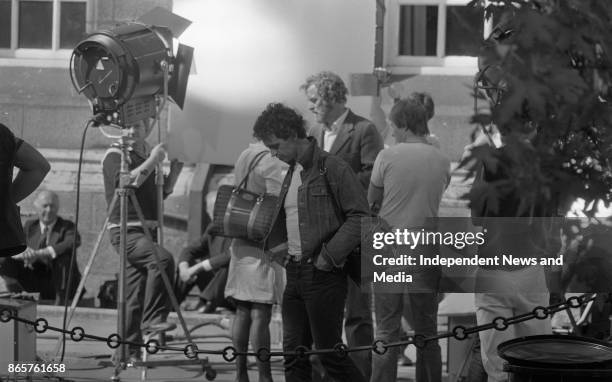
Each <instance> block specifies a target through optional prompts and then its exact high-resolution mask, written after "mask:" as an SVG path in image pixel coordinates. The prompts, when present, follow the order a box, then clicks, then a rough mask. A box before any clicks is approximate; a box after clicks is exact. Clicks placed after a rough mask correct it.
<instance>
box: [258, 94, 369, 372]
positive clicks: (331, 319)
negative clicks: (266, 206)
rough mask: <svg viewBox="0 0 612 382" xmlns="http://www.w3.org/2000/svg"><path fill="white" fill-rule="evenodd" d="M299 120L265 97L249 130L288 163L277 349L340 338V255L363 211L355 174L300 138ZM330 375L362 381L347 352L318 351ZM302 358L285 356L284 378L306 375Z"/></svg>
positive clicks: (278, 224) (355, 240)
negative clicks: (284, 281)
mask: <svg viewBox="0 0 612 382" xmlns="http://www.w3.org/2000/svg"><path fill="white" fill-rule="evenodd" d="M304 125H305V123H304V119H303V118H302V116H301V115H299V114H298V113H297V112H296V111H295V110H293V109H290V108H288V107H286V106H284V105H282V104H270V105H268V107H267V108H266V110H265V111H264V112H263V113H262V114H261V115H260V116H259V118H258V119H257V121H256V122H255V126H254V136H255V137H256V138H257V139H260V140H262V141H263V142H264V144H265V145H266V146H267V147H268V148H269V149H270V151H271V153H272V155H274V156H276V157H278V158H279V159H280V160H282V161H283V162H286V163H288V164H289V165H290V168H289V171H288V172H287V175H286V177H285V180H284V182H283V186H282V188H281V193H280V200H281V202H280V203H281V204H279V210H278V215H277V218H276V220H275V223H274V227H273V231H275V232H286V235H287V247H288V249H287V252H288V261H287V286H286V287H285V291H284V294H283V302H282V318H283V342H284V343H283V348H284V351H287V352H291V351H294V350H295V349H296V348H297V347H298V346H304V347H306V348H310V347H311V346H312V345H313V342H314V347H315V348H317V349H330V348H333V347H334V346H335V345H336V344H338V343H340V342H342V319H343V312H344V303H345V300H346V295H347V282H346V274H345V273H344V272H343V270H342V266H343V265H344V263H345V261H346V259H347V256H348V255H349V253H350V252H351V251H353V249H354V248H355V247H356V246H357V245H359V243H360V240H361V218H362V217H369V216H370V212H369V208H368V204H367V201H366V198H365V196H364V194H363V191H362V188H361V186H360V183H359V180H358V179H357V176H356V175H355V173H354V172H353V170H351V168H350V167H349V165H348V164H347V163H346V162H345V161H343V160H342V159H340V158H338V157H336V156H333V155H329V154H328V153H326V152H325V151H323V150H321V149H320V148H319V147H318V145H317V142H316V140H315V139H314V138H307V137H306V130H305V127H304ZM320 358H321V363H322V364H323V367H324V368H325V369H326V371H327V373H328V374H329V375H330V377H332V378H334V379H335V380H336V381H351V382H362V381H365V378H364V376H363V374H362V373H361V372H360V371H359V369H358V368H357V366H356V365H355V363H354V362H353V361H352V360H351V358H348V357H343V356H341V355H339V354H337V353H327V354H322V355H321V356H320ZM311 374H312V366H311V364H310V361H309V360H308V357H296V356H295V355H287V356H285V380H286V381H288V382H294V381H310V380H311V378H312V375H311Z"/></svg>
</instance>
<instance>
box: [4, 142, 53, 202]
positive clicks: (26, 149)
mask: <svg viewBox="0 0 612 382" xmlns="http://www.w3.org/2000/svg"><path fill="white" fill-rule="evenodd" d="M15 166H16V167H17V168H19V173H18V174H17V176H16V177H15V179H14V180H13V184H12V186H11V188H12V192H13V201H14V202H15V203H19V202H20V201H22V200H23V199H25V198H26V197H27V196H28V195H30V194H31V193H32V192H34V190H36V188H37V187H38V186H39V185H40V184H41V183H42V181H43V179H45V176H46V175H47V173H48V172H49V170H50V169H51V166H50V165H49V162H48V161H47V160H46V159H45V157H43V156H42V154H41V153H40V152H38V150H36V149H35V148H34V147H32V146H31V145H30V144H29V143H27V142H25V141H24V142H22V143H21V146H19V149H18V150H17V153H16V155H15Z"/></svg>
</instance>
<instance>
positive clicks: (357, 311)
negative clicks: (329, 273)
mask: <svg viewBox="0 0 612 382" xmlns="http://www.w3.org/2000/svg"><path fill="white" fill-rule="evenodd" d="M347 282H348V295H347V298H346V311H345V313H344V314H345V321H344V331H345V333H346V342H347V345H348V346H349V347H355V346H369V345H372V342H374V327H373V325H372V307H371V306H372V295H371V293H368V292H364V291H362V289H361V287H360V286H359V285H357V284H355V282H354V281H353V280H352V279H351V278H350V277H347ZM363 282H365V281H363ZM368 287H371V284H368ZM364 288H366V286H365V285H364ZM350 354H351V358H352V359H353V361H354V362H355V364H356V365H357V367H359V369H360V370H361V373H362V374H363V375H364V376H365V378H366V380H370V376H371V374H372V352H371V351H358V352H353V353H350Z"/></svg>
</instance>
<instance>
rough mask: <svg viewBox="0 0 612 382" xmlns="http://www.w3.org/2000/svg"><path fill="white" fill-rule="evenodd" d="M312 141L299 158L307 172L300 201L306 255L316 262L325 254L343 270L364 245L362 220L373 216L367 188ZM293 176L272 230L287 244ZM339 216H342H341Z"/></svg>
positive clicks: (287, 180)
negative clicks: (287, 208)
mask: <svg viewBox="0 0 612 382" xmlns="http://www.w3.org/2000/svg"><path fill="white" fill-rule="evenodd" d="M308 140H309V143H310V147H309V148H308V149H307V150H306V151H305V152H304V154H303V156H302V157H301V158H298V162H299V163H300V164H301V165H302V167H303V168H304V170H303V171H302V173H301V177H302V185H301V186H300V187H299V188H298V199H297V200H298V220H299V230H300V239H301V247H302V255H304V256H308V257H311V258H313V259H316V257H317V256H319V254H323V255H324V256H325V257H326V258H327V259H326V260H327V261H328V262H330V263H331V264H332V265H333V266H335V267H341V266H342V265H344V262H345V260H346V257H347V256H348V255H349V253H350V252H351V251H352V250H353V249H355V247H357V246H358V245H359V244H360V240H361V218H364V217H371V216H372V215H371V213H370V209H369V207H368V202H367V200H366V197H365V195H364V192H363V187H362V186H361V183H360V182H359V180H358V179H357V176H356V175H355V173H354V172H353V170H352V169H351V168H350V166H349V165H348V164H347V163H346V162H345V161H344V160H342V159H340V158H339V157H336V156H334V155H330V154H328V153H327V152H325V151H323V150H321V149H320V148H319V147H318V146H317V143H316V140H315V139H314V138H312V137H309V138H308ZM291 175H292V171H291V169H290V170H289V171H288V172H287V176H286V177H285V180H284V182H283V186H282V188H281V192H280V197H279V205H278V206H277V215H276V220H275V223H274V225H273V228H272V234H271V236H272V237H276V238H277V239H276V240H277V242H278V240H279V239H280V240H281V241H282V237H283V235H284V241H287V231H286V218H285V208H284V206H285V196H286V195H287V191H288V189H289V185H290V183H291V178H290V177H291ZM325 177H326V178H327V182H328V183H329V187H328V185H327V184H326V179H325ZM328 189H331V191H332V192H333V193H334V195H333V196H332V195H330V194H329V191H328ZM334 201H335V203H337V207H336V206H334ZM338 207H339V208H338ZM339 213H340V214H341V216H337V215H338V214H339ZM341 219H344V221H340V220H341ZM279 236H280V237H279Z"/></svg>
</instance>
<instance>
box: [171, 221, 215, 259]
mask: <svg viewBox="0 0 612 382" xmlns="http://www.w3.org/2000/svg"><path fill="white" fill-rule="evenodd" d="M209 231H210V227H209V228H207V229H206V231H204V233H203V234H202V236H200V237H199V238H198V239H196V240H194V241H192V242H191V243H189V244H188V245H187V246H186V247H185V248H183V250H182V251H181V254H180V255H179V258H178V262H177V264H178V263H181V262H187V263H188V264H189V265H193V264H195V261H196V260H202V259H207V258H209V257H210V249H209V248H208V242H209V236H210V235H209Z"/></svg>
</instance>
